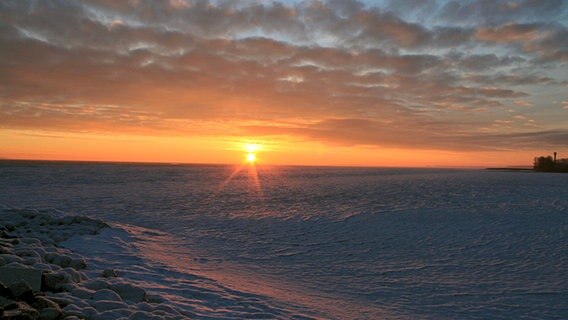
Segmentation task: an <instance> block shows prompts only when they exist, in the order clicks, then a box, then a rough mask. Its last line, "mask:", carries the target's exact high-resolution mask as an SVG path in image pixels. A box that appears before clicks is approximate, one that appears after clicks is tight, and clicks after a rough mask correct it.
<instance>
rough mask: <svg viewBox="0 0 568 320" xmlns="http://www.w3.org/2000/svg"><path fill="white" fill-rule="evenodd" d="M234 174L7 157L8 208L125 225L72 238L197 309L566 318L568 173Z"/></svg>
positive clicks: (3, 177)
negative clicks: (20, 160)
mask: <svg viewBox="0 0 568 320" xmlns="http://www.w3.org/2000/svg"><path fill="white" fill-rule="evenodd" d="M232 170H233V168H230V167H223V166H173V165H172V166H141V165H69V164H67V165H60V164H50V165H34V166H29V165H13V164H12V165H0V188H1V189H2V190H3V191H2V192H1V193H0V205H5V206H10V207H18V208H21V207H32V208H40V209H45V208H57V209H59V210H63V211H65V212H67V213H73V214H82V215H86V216H89V217H96V218H102V219H104V220H106V221H110V222H112V226H113V228H110V229H105V230H104V231H103V232H102V233H101V234H100V235H96V236H93V235H81V236H77V237H74V238H72V239H70V240H67V241H66V242H64V243H63V244H64V245H65V247H67V248H69V249H71V250H73V251H74V252H77V253H79V254H81V255H83V256H85V257H86V258H87V261H88V263H89V264H91V265H93V266H96V267H97V268H99V269H103V268H109V267H112V268H115V269H117V270H119V271H120V273H121V277H123V278H124V279H128V280H129V281H131V282H132V283H134V284H136V285H139V286H141V287H144V288H146V289H147V291H148V292H151V293H154V294H157V295H160V296H163V297H165V298H166V300H167V301H168V302H167V305H169V306H171V307H172V308H176V309H180V310H183V311H184V312H187V314H188V315H191V316H192V317H193V318H199V319H227V318H236V319H239V318H282V319H293V318H298V319H303V318H322V319H327V318H332V319H377V318H385V319H456V318H459V319H487V318H491V319H511V318H529V319H530V318H532V319H566V318H568V307H567V304H566V301H568V245H567V243H568V241H567V240H568V188H567V187H568V175H562V174H544V173H528V172H493V171H492V172H489V171H476V170H433V169H348V168H302V167H276V168H259V170H258V173H259V182H260V183H259V185H257V184H256V183H255V181H254V179H253V178H251V177H250V176H248V175H247V174H248V172H247V171H246V170H244V171H243V172H241V173H240V174H237V175H236V176H235V177H234V179H232V180H231V181H229V182H228V183H224V182H226V180H227V177H229V176H230V174H231V173H232ZM258 186H260V188H258Z"/></svg>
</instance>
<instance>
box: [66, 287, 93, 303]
mask: <svg viewBox="0 0 568 320" xmlns="http://www.w3.org/2000/svg"><path fill="white" fill-rule="evenodd" d="M71 295H72V296H74V297H77V298H81V299H89V300H90V299H92V298H93V296H94V295H95V291H94V290H90V289H87V288H77V289H75V290H73V291H71Z"/></svg>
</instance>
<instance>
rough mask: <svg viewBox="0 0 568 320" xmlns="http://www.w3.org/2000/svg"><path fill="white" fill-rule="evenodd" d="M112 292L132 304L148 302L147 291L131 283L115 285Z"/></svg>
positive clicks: (112, 286)
mask: <svg viewBox="0 0 568 320" xmlns="http://www.w3.org/2000/svg"><path fill="white" fill-rule="evenodd" d="M111 290H112V291H114V292H116V293H118V294H119V295H120V296H121V297H122V299H124V300H130V301H132V302H141V301H146V291H144V289H142V288H139V287H136V286H134V285H132V284H130V283H125V282H119V283H114V284H112V285H111Z"/></svg>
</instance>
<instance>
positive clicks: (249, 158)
mask: <svg viewBox="0 0 568 320" xmlns="http://www.w3.org/2000/svg"><path fill="white" fill-rule="evenodd" d="M247 162H248V163H255V162H256V155H255V154H254V153H249V154H247Z"/></svg>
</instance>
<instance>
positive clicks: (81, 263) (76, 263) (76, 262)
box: [69, 258, 87, 270]
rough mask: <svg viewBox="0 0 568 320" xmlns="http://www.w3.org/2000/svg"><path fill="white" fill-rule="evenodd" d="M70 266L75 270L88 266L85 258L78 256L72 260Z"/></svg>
mask: <svg viewBox="0 0 568 320" xmlns="http://www.w3.org/2000/svg"><path fill="white" fill-rule="evenodd" d="M69 266H70V267H71V268H73V269H75V270H83V269H86V268H87V262H86V261H85V259H83V258H76V259H73V260H71V263H69Z"/></svg>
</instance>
